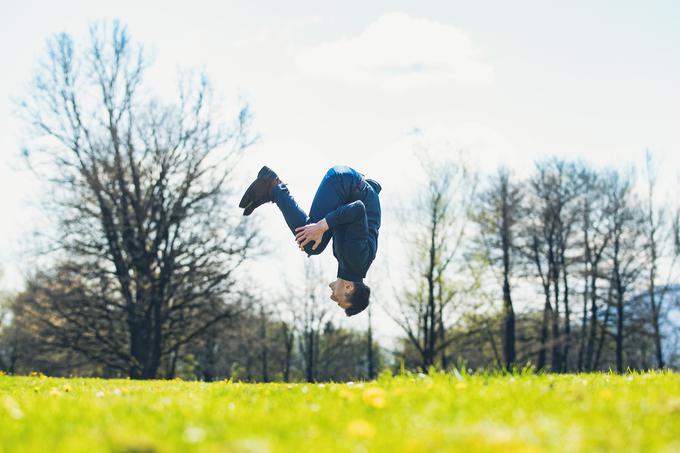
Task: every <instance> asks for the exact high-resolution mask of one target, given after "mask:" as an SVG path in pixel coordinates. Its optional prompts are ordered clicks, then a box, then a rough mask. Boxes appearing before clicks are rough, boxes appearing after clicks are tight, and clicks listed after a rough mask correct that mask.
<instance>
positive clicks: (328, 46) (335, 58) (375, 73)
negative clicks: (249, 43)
mask: <svg viewBox="0 0 680 453" xmlns="http://www.w3.org/2000/svg"><path fill="white" fill-rule="evenodd" d="M296 64H297V66H298V68H299V70H300V71H301V72H302V73H303V74H305V75H307V76H310V77H324V78H330V79H334V80H338V81H341V82H343V83H347V84H351V85H355V84H368V85H377V86H378V87H380V88H382V89H385V90H388V91H396V90H404V89H408V88H412V87H419V86H426V85H432V84H437V83H443V82H458V83H471V84H488V83H491V81H492V79H493V67H492V66H491V64H489V63H488V62H487V61H485V60H484V58H483V55H482V54H481V52H480V50H479V49H478V48H477V47H476V46H475V45H474V44H473V43H472V42H471V40H470V38H469V37H468V36H467V35H466V34H465V33H464V32H463V31H461V30H460V29H458V28H456V27H454V26H451V25H446V24H442V23H439V22H435V21H431V20H428V19H417V18H413V17H410V16H408V15H406V14H404V13H391V14H386V15H384V16H381V17H380V18H378V19H377V20H376V21H375V22H373V23H371V24H370V25H369V26H368V27H367V28H366V29H365V30H364V31H362V32H361V33H359V34H358V35H356V36H351V37H343V38H340V39H338V40H336V41H331V42H325V43H321V44H319V45H316V46H314V47H310V48H307V49H303V50H302V51H301V52H300V53H299V54H298V56H297V58H296Z"/></svg>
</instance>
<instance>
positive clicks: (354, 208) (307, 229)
mask: <svg viewBox="0 0 680 453" xmlns="http://www.w3.org/2000/svg"><path fill="white" fill-rule="evenodd" d="M362 217H363V218H364V219H363V222H362V223H361V227H363V228H361V227H360V228H361V230H362V231H363V230H365V229H366V228H367V227H366V206H364V203H363V202H362V201H361V200H357V201H353V202H352V203H348V204H345V205H342V206H340V207H339V208H337V209H336V210H335V211H333V212H331V213H329V214H327V215H326V217H325V218H323V219H321V220H320V221H318V222H316V223H311V224H309V225H304V226H301V227H298V228H296V229H295V240H296V241H297V243H298V245H299V247H300V250H302V251H304V249H305V246H306V245H307V244H308V243H310V242H314V245H313V246H312V250H316V247H317V245H319V244H320V243H321V238H322V237H323V234H324V233H325V232H326V231H328V230H329V229H332V228H334V227H336V226H337V225H341V224H344V223H353V222H356V221H357V220H361V218H362Z"/></svg>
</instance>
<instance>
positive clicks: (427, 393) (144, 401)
mask: <svg viewBox="0 0 680 453" xmlns="http://www.w3.org/2000/svg"><path fill="white" fill-rule="evenodd" d="M0 451H2V452H4V451H8V452H9V451H21V452H23V451H50V452H58V451H64V452H73V451H89V452H94V451H121V452H122V451H135V452H147V451H148V452H152V451H159V452H165V451H182V452H184V451H216V452H217V451H220V452H221V451H235V452H239V451H244V452H250V451H256V452H261V451H262V452H265V451H273V452H276V451H315V452H317V451H329V452H331V451H332V452H342V451H348V452H361V451H390V452H392V451H411V452H425V451H464V452H474V451H484V452H486V451H498V452H532V451H588V452H590V451H668V452H677V451H680V375H678V374H675V373H649V374H631V375H624V376H618V375H613V374H588V375H585V374H583V375H531V374H528V375H522V376H461V375H459V374H457V373H456V374H433V375H430V376H425V375H413V376H410V375H409V376H398V377H391V376H383V377H381V378H380V379H378V381H374V382H365V383H342V384H340V383H326V384H241V383H229V382H216V383H202V382H183V381H130V380H100V379H58V378H45V377H10V376H0Z"/></svg>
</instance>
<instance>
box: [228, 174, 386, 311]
mask: <svg viewBox="0 0 680 453" xmlns="http://www.w3.org/2000/svg"><path fill="white" fill-rule="evenodd" d="M380 190H381V187H380V184H378V183H377V182H376V181H374V180H372V179H365V178H364V175H363V174H361V173H359V172H358V171H356V170H354V169H353V168H350V167H346V166H335V167H333V168H331V169H330V170H328V171H327V172H326V174H325V175H324V177H323V179H322V180H321V184H319V188H318V189H317V191H316V195H314V201H313V202H312V207H311V209H310V211H309V215H307V214H306V213H305V211H304V210H302V209H301V208H300V206H298V204H297V203H296V202H295V199H294V198H293V196H292V195H291V194H290V192H289V191H288V186H287V185H286V184H284V183H283V182H281V180H280V179H279V177H278V176H277V175H276V173H274V171H272V170H271V169H270V168H268V167H266V166H265V167H262V169H261V170H260V171H259V173H258V174H257V178H256V179H255V181H253V182H252V183H251V184H250V186H249V187H248V189H247V190H246V192H245V194H244V195H243V198H242V199H241V202H240V203H239V207H240V208H243V209H244V211H243V215H246V216H248V215H250V214H251V213H252V212H253V210H255V208H257V207H258V206H261V205H262V204H264V203H267V202H272V203H276V205H277V206H278V208H279V209H280V210H281V213H282V214H283V217H284V219H285V220H286V223H287V224H288V227H289V228H290V230H291V231H292V232H293V234H294V235H295V240H296V241H297V243H298V246H299V247H300V250H302V251H304V252H305V253H307V255H308V256H311V255H318V254H319V253H321V252H323V250H324V249H325V248H326V246H327V245H328V242H329V241H330V240H331V238H332V239H333V255H334V256H335V258H336V259H337V260H338V273H337V277H338V278H337V280H335V281H334V282H331V283H330V284H329V285H328V286H329V287H330V288H331V291H332V294H331V299H332V300H333V301H335V302H336V303H337V304H338V306H339V307H340V308H342V309H343V310H345V314H346V315H347V316H353V315H356V314H357V313H360V312H361V311H363V310H364V309H365V308H366V307H367V306H368V302H369V298H370V295H371V289H370V288H369V287H368V286H366V285H365V284H364V282H363V279H364V278H365V277H366V272H367V271H368V268H369V267H370V266H371V263H372V262H373V260H374V259H375V254H376V251H377V249H378V229H379V228H380V199H379V198H378V194H379V193H380Z"/></svg>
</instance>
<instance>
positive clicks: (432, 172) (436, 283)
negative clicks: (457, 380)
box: [392, 157, 476, 370]
mask: <svg viewBox="0 0 680 453" xmlns="http://www.w3.org/2000/svg"><path fill="white" fill-rule="evenodd" d="M422 165H423V168H424V169H425V173H426V176H427V180H426V183H425V187H424V188H423V190H422V191H421V194H420V196H419V197H418V198H417V199H416V200H414V201H413V202H412V204H411V206H409V207H408V208H406V209H405V210H404V211H403V213H402V214H403V215H404V225H405V228H404V234H405V237H404V240H405V242H406V243H410V245H411V249H410V251H411V256H410V267H411V272H412V273H411V275H410V278H411V283H410V284H408V285H406V286H405V288H404V290H403V291H402V292H401V294H399V295H398V296H397V301H398V304H399V313H398V314H395V315H393V316H392V317H393V319H394V320H395V322H397V324H399V326H400V327H401V328H402V329H403V331H404V332H405V333H406V335H407V337H408V339H409V341H410V342H411V343H412V345H413V346H414V347H415V349H416V350H417V351H418V353H419V354H420V358H421V364H420V366H421V368H422V369H424V370H426V369H427V368H429V367H431V366H434V365H435V363H436V359H437V355H438V354H441V356H440V364H441V366H442V367H446V361H447V356H446V353H445V352H446V346H447V345H448V344H449V343H450V342H451V341H452V340H451V339H450V338H448V337H447V325H448V323H449V317H450V314H451V312H452V310H451V309H452V303H453V301H454V299H455V298H456V296H457V295H458V291H459V290H460V289H461V288H459V287H456V286H455V285H454V284H453V281H452V279H451V277H450V271H451V269H453V267H454V264H459V263H457V262H456V260H457V259H460V258H461V257H462V252H463V248H462V245H463V238H464V236H465V231H466V226H467V219H468V210H469V207H470V204H471V201H472V197H473V194H474V190H475V186H476V177H475V175H473V174H472V173H471V172H470V171H469V170H468V169H467V167H466V166H465V165H464V164H462V163H460V164H458V163H454V162H451V161H445V162H441V161H439V162H434V161H433V160H430V159H428V158H427V157H426V158H424V159H423V160H422Z"/></svg>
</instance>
